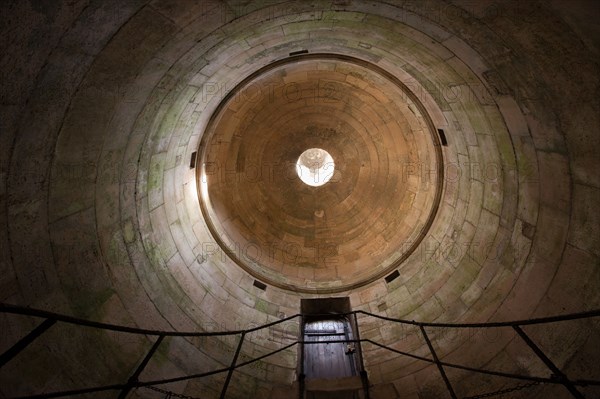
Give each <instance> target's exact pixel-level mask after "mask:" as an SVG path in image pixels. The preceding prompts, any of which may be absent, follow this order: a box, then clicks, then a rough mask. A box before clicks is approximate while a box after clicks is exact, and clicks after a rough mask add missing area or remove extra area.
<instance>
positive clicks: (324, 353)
mask: <svg viewBox="0 0 600 399" xmlns="http://www.w3.org/2000/svg"><path fill="white" fill-rule="evenodd" d="M351 337H352V332H351V330H350V325H349V323H348V321H347V320H345V319H337V320H319V321H308V322H306V323H305V324H304V340H305V341H307V342H323V341H342V340H344V339H352V338H351ZM351 346H354V345H353V344H351ZM304 374H305V375H306V378H324V379H333V378H341V377H350V376H353V375H357V373H356V367H355V364H354V353H353V351H350V352H349V353H348V344H346V343H343V342H340V343H325V342H323V343H320V344H304Z"/></svg>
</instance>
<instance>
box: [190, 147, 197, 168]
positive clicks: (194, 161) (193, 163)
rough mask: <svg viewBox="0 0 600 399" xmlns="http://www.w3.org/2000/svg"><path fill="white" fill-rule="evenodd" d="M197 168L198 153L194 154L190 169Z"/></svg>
mask: <svg viewBox="0 0 600 399" xmlns="http://www.w3.org/2000/svg"><path fill="white" fill-rule="evenodd" d="M195 167H196V151H194V152H192V158H191V159H190V169H194V168H195Z"/></svg>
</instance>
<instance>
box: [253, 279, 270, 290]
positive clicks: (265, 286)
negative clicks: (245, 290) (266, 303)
mask: <svg viewBox="0 0 600 399" xmlns="http://www.w3.org/2000/svg"><path fill="white" fill-rule="evenodd" d="M254 286H255V287H256V288H258V289H259V290H262V291H266V289H267V285H266V284H264V283H261V282H260V281H258V280H254Z"/></svg>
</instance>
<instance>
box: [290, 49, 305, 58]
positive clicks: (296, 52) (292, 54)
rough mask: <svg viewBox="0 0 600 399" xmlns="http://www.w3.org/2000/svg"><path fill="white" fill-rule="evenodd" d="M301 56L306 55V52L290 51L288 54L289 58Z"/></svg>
mask: <svg viewBox="0 0 600 399" xmlns="http://www.w3.org/2000/svg"><path fill="white" fill-rule="evenodd" d="M302 54H308V50H298V51H292V52H291V53H290V57H293V56H295V55H302Z"/></svg>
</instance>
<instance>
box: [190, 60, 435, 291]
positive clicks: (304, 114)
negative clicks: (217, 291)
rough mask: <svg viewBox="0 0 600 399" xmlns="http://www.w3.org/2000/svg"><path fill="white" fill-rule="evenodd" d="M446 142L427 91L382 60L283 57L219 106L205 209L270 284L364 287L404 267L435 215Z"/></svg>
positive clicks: (204, 185) (218, 235) (232, 253)
mask: <svg viewBox="0 0 600 399" xmlns="http://www.w3.org/2000/svg"><path fill="white" fill-rule="evenodd" d="M437 140H438V138H437V135H436V134H434V129H433V126H432V123H431V121H430V118H429V116H428V115H427V113H426V112H425V110H424V107H423V106H422V105H421V104H420V102H419V101H418V99H417V98H416V97H415V96H414V95H413V94H412V93H411V92H410V91H409V90H408V89H407V88H406V87H405V86H404V85H402V83H401V82H400V81H398V80H397V79H396V78H394V77H393V76H391V75H389V74H387V73H386V72H385V71H384V70H382V69H381V68H379V67H377V66H375V65H372V64H370V63H367V62H365V61H362V60H357V59H354V58H351V57H346V56H339V55H330V54H313V55H305V56H300V57H293V58H290V59H287V60H282V61H278V62H275V63H273V64H271V65H269V66H267V67H265V68H263V69H261V70H259V71H257V72H256V73H254V74H252V75H251V76H250V77H248V78H247V79H246V80H244V81H243V82H242V83H240V84H239V85H238V86H237V87H236V88H234V89H233V90H232V91H231V92H230V93H229V94H228V95H227V97H226V98H225V99H224V100H223V101H222V102H221V104H220V105H219V107H218V108H217V110H216V111H215V113H214V114H213V115H212V117H211V119H210V121H209V123H208V125H207V127H206V130H205V132H204V134H203V137H202V141H201V144H200V153H201V155H200V159H201V162H202V167H201V168H199V170H198V176H197V179H198V187H199V192H200V203H201V208H202V212H203V214H204V216H205V220H206V221H207V225H208V227H209V229H210V231H211V234H212V235H213V237H214V239H215V241H216V242H217V243H218V244H219V246H220V247H221V248H222V249H223V251H224V252H225V253H226V254H227V255H228V257H229V258H231V259H232V260H233V261H235V262H236V263H237V264H238V265H239V266H241V267H242V268H243V269H244V270H246V271H247V272H249V273H250V274H252V275H253V276H254V277H256V278H258V279H260V280H262V281H264V282H266V283H269V284H272V285H276V286H278V287H281V288H284V289H290V290H294V291H299V292H311V293H331V292H340V291H344V290H347V289H351V288H355V287H358V286H361V285H364V284H366V283H369V282H371V281H374V280H375V279H377V278H380V277H382V276H384V275H385V274H387V273H389V272H390V271H391V270H393V269H394V268H396V267H397V266H398V265H399V264H400V263H401V262H402V261H403V260H404V259H406V258H407V257H408V255H410V253H412V252H413V251H414V249H415V248H416V247H417V246H418V245H419V243H420V242H421V240H422V238H423V237H424V235H425V233H426V232H427V230H428V228H429V226H430V225H431V223H432V221H433V217H434V216H435V213H436V210H437V207H438V204H439V199H440V196H441V181H442V179H441V177H442V171H443V168H442V157H441V150H440V147H439V143H438V142H437ZM307 149H308V150H307ZM334 159H335V163H334V161H333V160H334ZM299 177H300V178H299ZM305 178H306V179H305ZM325 183H326V184H325ZM319 185H320V187H318V189H315V187H316V186H319Z"/></svg>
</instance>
